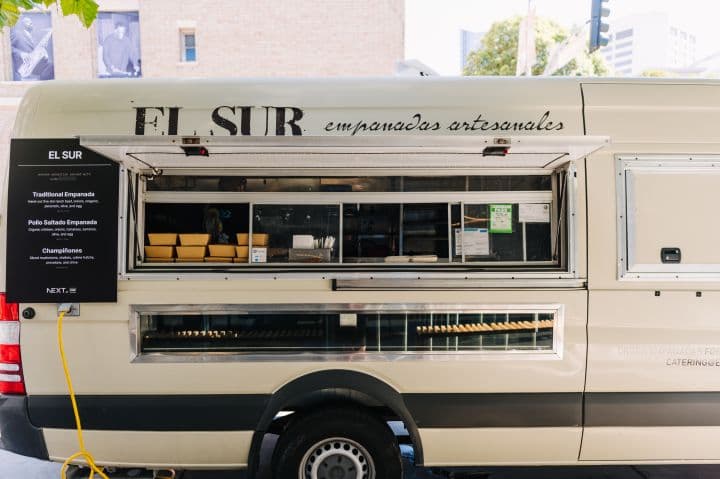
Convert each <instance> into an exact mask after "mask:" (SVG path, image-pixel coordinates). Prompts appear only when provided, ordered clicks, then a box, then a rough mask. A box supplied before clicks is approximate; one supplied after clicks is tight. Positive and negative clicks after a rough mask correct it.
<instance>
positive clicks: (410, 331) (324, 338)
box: [137, 306, 562, 355]
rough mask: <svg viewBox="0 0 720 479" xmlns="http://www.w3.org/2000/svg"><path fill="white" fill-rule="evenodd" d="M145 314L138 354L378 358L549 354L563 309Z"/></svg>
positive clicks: (265, 310)
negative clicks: (382, 355) (388, 355)
mask: <svg viewBox="0 0 720 479" xmlns="http://www.w3.org/2000/svg"><path fill="white" fill-rule="evenodd" d="M248 309H249V311H245V312H242V313H233V312H232V310H228V311H227V312H211V313H207V312H200V311H198V312H197V313H193V312H191V311H188V312H187V313H181V314H178V313H173V312H161V311H160V312H157V311H156V312H152V311H150V312H144V311H143V312H138V313H137V318H138V322H139V333H140V334H139V344H138V353H140V354H149V353H165V354H167V353H171V354H182V353H236V354H264V355H272V354H283V355H286V354H299V353H315V354H341V353H344V354H368V355H372V354H378V353H458V352H523V351H525V352H528V351H529V352H548V351H554V350H555V348H556V346H557V345H556V340H557V339H558V338H557V336H556V331H557V330H558V325H559V323H560V322H561V321H562V317H561V310H560V308H559V307H547V308H536V309H492V308H489V307H488V308H473V309H470V308H468V309H462V310H452V311H449V310H423V309H407V310H401V311H393V310H383V309H377V310H367V309H364V310H360V311H358V310H353V309H347V310H339V311H338V310H336V311H323V310H322V309H320V310H316V311H313V309H312V307H311V306H308V307H307V310H303V309H302V308H300V307H298V308H297V309H289V310H273V308H269V309H268V308H262V309H259V310H257V309H256V310H253V309H252V308H248Z"/></svg>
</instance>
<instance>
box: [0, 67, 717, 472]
mask: <svg viewBox="0 0 720 479" xmlns="http://www.w3.org/2000/svg"><path fill="white" fill-rule="evenodd" d="M717 125H720V84H719V83H717V82H714V81H681V80H662V79H651V80H642V81H641V80H612V79H610V80H609V79H584V78H383V79H323V80H316V79H303V80H259V79H257V80H250V79H248V80H176V81H171V80H133V81H122V80H118V81H112V80H109V81H102V82H71V83H67V82H50V83H45V84H42V85H38V86H35V87H33V88H32V89H30V90H29V92H28V93H27V95H26V96H25V98H24V99H23V101H22V104H21V106H20V109H19V114H18V117H17V120H16V125H15V130H14V136H13V139H12V144H11V151H10V158H9V165H8V175H9V176H6V181H5V183H4V185H5V187H6V188H5V191H4V194H3V200H2V201H3V203H2V223H1V228H2V231H1V235H2V241H1V242H0V249H2V256H3V257H4V258H6V261H4V262H3V263H2V268H3V271H2V272H1V273H2V274H0V278H2V279H0V291H3V292H4V293H3V295H2V296H1V298H2V308H0V311H1V316H2V317H0V339H1V340H0V392H1V393H2V396H0V431H1V433H2V439H1V440H2V446H3V447H4V448H6V449H8V450H10V451H14V452H17V453H20V454H24V455H28V456H34V457H39V458H44V459H48V458H49V459H50V460H53V461H64V460H65V459H67V458H68V457H70V456H71V455H72V454H73V451H74V450H75V449H76V447H77V445H76V442H75V441H76V431H75V421H74V420H73V413H72V409H71V407H70V400H69V394H68V391H67V388H66V383H65V378H64V374H63V369H62V365H61V361H60V359H59V357H58V352H57V344H56V319H57V317H58V314H59V313H61V312H63V313H66V314H67V318H66V319H65V330H64V345H65V352H66V354H67V360H68V364H69V366H70V370H71V371H72V381H73V383H74V386H75V388H74V389H75V395H76V397H77V403H78V406H79V412H80V415H81V416H82V423H83V429H84V435H85V442H86V444H87V448H88V450H90V451H92V453H93V455H94V458H95V462H96V463H97V464H98V465H102V466H112V467H119V468H123V467H140V468H147V469H149V470H157V469H162V468H173V469H212V468H220V469H231V468H238V469H244V468H247V469H249V471H250V473H251V474H253V473H254V471H256V469H257V466H258V461H259V453H260V449H261V444H262V441H263V438H264V437H265V436H266V435H267V434H270V433H272V434H276V435H278V436H279V438H278V443H277V446H276V447H275V452H274V455H273V457H272V467H273V470H274V473H273V477H278V478H280V477H282V478H285V477H300V478H308V479H318V478H323V477H349V478H376V479H384V478H392V479H398V478H400V477H401V468H402V462H401V460H400V454H399V446H400V445H401V444H409V445H411V446H412V448H413V449H414V457H415V462H416V463H417V464H419V465H424V466H429V467H447V468H450V467H461V466H492V465H502V466H524V465H578V466H585V465H597V464H660V463H683V464H695V463H716V462H720V451H719V450H718V448H717V443H718V441H720V381H718V371H720V369H719V368H720V323H719V322H718V321H717V310H718V308H719V307H720V283H718V280H720V249H718V248H717V244H718V238H719V236H718V235H720V227H719V226H718V225H716V224H715V222H714V220H713V218H715V217H716V211H715V210H716V205H717V204H718V201H715V200H713V198H715V199H716V200H720V133H719V130H718V127H717ZM393 421H394V422H396V423H397V422H401V423H402V428H400V429H401V430H402V431H403V433H402V434H397V433H393V430H392V429H391V428H390V427H389V426H388V423H392V422H393ZM396 429H397V428H396ZM330 470H332V474H335V475H329V474H330V473H329V472H327V471H330Z"/></svg>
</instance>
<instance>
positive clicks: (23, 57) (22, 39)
mask: <svg viewBox="0 0 720 479" xmlns="http://www.w3.org/2000/svg"><path fill="white" fill-rule="evenodd" d="M10 48H11V50H12V64H13V80H15V81H33V80H52V79H53V78H55V62H54V57H53V45H52V20H51V19H50V13H44V12H30V13H23V14H22V15H20V19H19V20H18V22H17V23H16V24H15V26H14V27H13V28H12V30H10Z"/></svg>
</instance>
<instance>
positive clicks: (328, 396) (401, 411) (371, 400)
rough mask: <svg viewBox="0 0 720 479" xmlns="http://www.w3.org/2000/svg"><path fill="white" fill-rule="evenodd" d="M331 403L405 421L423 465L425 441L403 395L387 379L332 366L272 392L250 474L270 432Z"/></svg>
mask: <svg viewBox="0 0 720 479" xmlns="http://www.w3.org/2000/svg"><path fill="white" fill-rule="evenodd" d="M330 405H334V406H341V405H347V406H349V407H361V408H363V409H365V410H369V411H371V412H372V413H373V414H375V415H377V416H378V417H380V418H381V419H382V420H383V421H390V420H397V421H402V423H403V424H404V426H405V428H406V430H407V431H408V434H409V441H410V443H411V444H412V445H413V448H414V451H415V462H416V463H417V464H418V465H422V463H423V454H422V443H421V442H420V436H419V433H418V429H417V426H416V424H415V421H414V420H413V418H412V416H411V415H410V413H409V411H408V409H407V407H406V406H405V402H404V401H403V398H402V395H401V394H400V393H399V392H398V391H397V390H396V389H394V388H392V387H391V386H390V385H388V384H387V383H385V382H383V381H381V380H379V379H377V378H375V377H372V376H370V375H368V374H364V373H360V372H357V371H348V370H328V371H318V372H315V373H311V374H308V375H306V376H302V377H300V378H297V379H295V380H293V381H291V382H289V383H288V384H286V385H285V386H283V387H282V388H280V389H279V390H277V391H276V392H275V393H274V394H273V395H272V397H271V398H270V401H269V402H268V405H267V407H266V409H265V412H264V413H263V415H262V417H261V419H260V422H259V423H258V426H257V427H256V429H255V433H254V434H253V439H252V444H251V447H250V454H249V457H248V472H249V477H251V478H253V477H255V473H256V470H257V466H258V462H259V453H260V446H261V445H262V440H263V438H264V437H265V434H266V433H268V432H271V433H276V434H277V433H280V432H282V431H283V430H284V429H285V428H286V427H287V425H288V424H289V422H290V421H291V420H292V419H293V416H295V414H306V413H309V412H310V411H315V410H317V409H318V408H324V407H327V406H330ZM286 413H289V414H286ZM295 417H299V416H295Z"/></svg>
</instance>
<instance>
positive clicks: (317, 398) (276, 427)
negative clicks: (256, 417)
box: [266, 388, 402, 434]
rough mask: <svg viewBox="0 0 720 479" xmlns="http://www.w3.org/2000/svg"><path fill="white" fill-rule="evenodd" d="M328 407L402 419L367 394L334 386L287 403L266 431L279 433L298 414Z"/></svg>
mask: <svg viewBox="0 0 720 479" xmlns="http://www.w3.org/2000/svg"><path fill="white" fill-rule="evenodd" d="M329 407H353V408H361V409H364V410H366V411H368V412H370V413H372V414H373V415H375V416H377V417H378V418H379V419H380V420H382V421H402V418H400V417H399V416H398V415H397V414H396V413H395V412H393V410H392V409H390V408H389V407H387V406H386V405H384V404H382V403H381V402H379V401H377V400H376V399H374V398H373V397H372V396H370V395H368V394H365V393H362V392H360V391H354V390H352V389H340V388H334V389H324V390H320V391H313V392H311V393H308V394H307V395H306V396H303V397H301V398H298V399H296V400H294V401H292V402H290V403H288V404H287V405H286V406H285V407H284V408H283V409H282V410H281V411H280V414H278V415H276V416H275V418H273V421H272V422H271V423H270V426H269V427H268V429H267V431H266V432H269V433H273V434H280V433H281V432H282V431H283V430H284V429H285V427H286V426H287V424H288V423H289V422H291V421H292V420H293V419H295V418H297V417H298V416H300V415H305V414H310V413H312V412H314V411H317V410H320V409H324V408H329Z"/></svg>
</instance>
